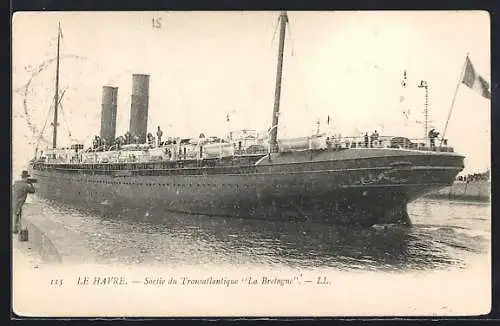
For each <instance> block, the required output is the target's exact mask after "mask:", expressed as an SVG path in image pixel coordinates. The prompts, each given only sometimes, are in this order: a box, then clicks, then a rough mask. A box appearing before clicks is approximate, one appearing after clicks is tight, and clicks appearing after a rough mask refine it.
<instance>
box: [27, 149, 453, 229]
mask: <svg viewBox="0 0 500 326" xmlns="http://www.w3.org/2000/svg"><path fill="white" fill-rule="evenodd" d="M462 169H463V156H460V155H458V154H455V153H449V152H437V151H418V150H405V149H387V148H376V149H369V148H359V149H342V150H307V151H302V152H289V153H273V154H271V155H270V156H269V155H265V156H262V155H261V156H258V155H255V156H246V157H228V158H223V159H214V160H193V161H177V162H150V163H126V164H99V165H98V164H46V163H35V164H34V165H33V167H32V174H33V176H34V177H35V178H37V180H38V183H37V184H36V187H37V188H38V189H37V192H38V194H39V195H40V196H41V197H44V198H47V199H49V200H54V201H59V202H63V203H67V204H72V205H77V206H82V207H87V208H88V207H92V208H96V209H99V210H105V211H106V212H107V213H118V212H121V211H123V210H128V209H133V210H136V211H139V212H140V214H137V215H134V216H137V217H138V218H143V217H144V216H161V217H162V218H164V217H165V216H166V214H152V213H153V212H155V213H158V212H160V213H163V212H183V213H189V214H203V215H207V216H226V217H237V218H249V219H265V220H279V221H283V220H285V221H288V220H302V221H311V222H320V223H327V224H342V225H361V226H370V225H373V224H380V223H398V224H410V219H409V217H408V213H407V208H406V206H407V203H408V202H410V201H412V200H415V199H416V198H418V197H420V196H422V195H424V194H426V193H429V192H431V191H435V190H437V189H440V188H443V187H446V186H449V185H451V184H452V183H453V181H454V180H455V177H456V175H457V174H458V173H459V172H460V171H461V170H462Z"/></svg>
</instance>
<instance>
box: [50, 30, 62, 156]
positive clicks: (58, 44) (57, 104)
mask: <svg viewBox="0 0 500 326" xmlns="http://www.w3.org/2000/svg"><path fill="white" fill-rule="evenodd" d="M60 42H61V23H59V25H58V29H57V61H56V93H55V95H54V101H55V102H54V121H53V123H52V126H53V127H54V133H53V135H52V148H56V147H57V109H58V107H59V46H60Z"/></svg>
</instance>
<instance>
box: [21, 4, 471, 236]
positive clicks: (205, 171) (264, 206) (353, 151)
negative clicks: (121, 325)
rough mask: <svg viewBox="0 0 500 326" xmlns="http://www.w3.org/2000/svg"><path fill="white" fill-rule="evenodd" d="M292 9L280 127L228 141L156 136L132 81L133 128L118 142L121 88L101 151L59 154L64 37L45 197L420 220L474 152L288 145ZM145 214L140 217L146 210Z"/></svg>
mask: <svg viewBox="0 0 500 326" xmlns="http://www.w3.org/2000/svg"><path fill="white" fill-rule="evenodd" d="M287 23H288V17H287V14H286V12H281V14H280V16H279V28H280V29H279V45H278V46H279V47H278V60H277V71H276V87H275V97H274V107H273V112H272V125H271V126H270V128H269V129H268V132H267V134H266V133H265V134H264V135H260V134H259V133H257V132H255V131H253V130H242V131H238V132H232V133H230V134H229V135H228V136H227V137H226V138H224V139H222V138H217V137H205V135H203V134H200V136H199V137H197V138H194V139H180V138H175V137H165V139H164V141H161V139H160V137H158V139H155V138H154V137H152V135H151V133H147V130H148V126H147V122H148V99H149V81H150V79H149V75H141V74H134V75H133V76H132V95H131V96H132V102H131V115H130V129H129V132H127V137H116V135H115V129H116V116H117V114H116V112H117V95H118V89H117V88H115V87H111V86H103V93H102V111H101V130H100V136H99V137H96V139H95V141H94V144H93V146H92V147H91V148H85V147H84V146H83V144H74V145H72V146H71V147H70V148H58V147H57V144H56V141H57V126H58V124H57V118H58V117H57V114H58V104H59V94H58V87H59V85H58V83H59V77H58V76H59V38H58V48H57V67H56V69H57V71H56V76H57V77H56V87H55V102H54V103H55V110H54V121H53V143H52V148H50V149H46V150H44V151H37V153H36V154H35V158H34V159H33V160H32V161H30V172H31V174H32V176H33V178H36V180H37V183H36V190H37V193H38V195H39V196H41V197H43V198H46V199H49V200H52V201H57V202H63V203H67V204H71V205H75V206H81V207H88V208H96V209H102V207H105V208H106V209H107V211H108V212H119V211H122V210H123V209H125V210H130V209H132V210H136V211H137V212H140V213H138V215H137V216H138V217H137V218H140V217H141V216H142V217H144V216H153V214H150V213H151V212H160V213H161V214H156V215H155V216H161V217H162V218H163V217H165V216H168V213H166V212H182V213H189V214H202V215H204V216H207V218H209V217H212V216H222V217H236V218H248V219H263V220H270V221H276V220H277V221H290V220H292V221H311V222H320V223H327V224H341V225H356V226H365V227H368V226H371V225H374V224H385V223H396V224H403V225H411V221H410V218H409V216H408V213H407V204H408V203H409V202H411V201H412V200H415V199H417V198H419V197H420V196H423V195H424V194H426V193H429V192H431V191H435V190H437V189H440V188H443V187H446V186H450V185H451V184H452V183H453V181H454V180H455V177H456V176H457V174H458V173H459V172H460V171H461V170H462V169H463V168H464V157H463V156H462V155H459V154H456V153H454V151H453V148H452V147H450V146H448V145H443V143H442V142H441V144H439V145H438V144H429V142H428V140H424V141H422V140H420V141H412V140H410V139H409V138H406V137H386V136H382V135H380V136H377V137H374V138H372V137H371V139H370V140H368V139H367V136H364V137H363V136H361V137H360V136H358V137H338V135H337V137H335V135H331V134H328V133H318V134H313V135H311V136H308V137H302V138H293V139H278V130H279V128H278V126H279V124H278V118H279V109H280V94H281V79H282V67H283V52H284V51H283V50H284V42H285V32H286V26H287ZM134 216H135V215H134Z"/></svg>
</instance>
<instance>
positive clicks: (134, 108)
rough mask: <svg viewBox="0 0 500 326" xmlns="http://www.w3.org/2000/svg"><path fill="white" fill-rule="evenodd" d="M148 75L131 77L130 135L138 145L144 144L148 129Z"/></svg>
mask: <svg viewBox="0 0 500 326" xmlns="http://www.w3.org/2000/svg"><path fill="white" fill-rule="evenodd" d="M148 102H149V75H139V74H134V75H132V105H131V108H130V133H131V134H132V139H134V137H135V136H137V137H139V143H141V144H143V143H145V142H146V133H147V130H148V129H147V128H148Z"/></svg>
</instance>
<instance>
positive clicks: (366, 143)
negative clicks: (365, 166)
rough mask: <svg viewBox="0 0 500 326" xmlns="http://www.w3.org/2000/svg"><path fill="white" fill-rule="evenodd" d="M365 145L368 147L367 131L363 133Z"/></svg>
mask: <svg viewBox="0 0 500 326" xmlns="http://www.w3.org/2000/svg"><path fill="white" fill-rule="evenodd" d="M365 147H366V148H368V133H365Z"/></svg>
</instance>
